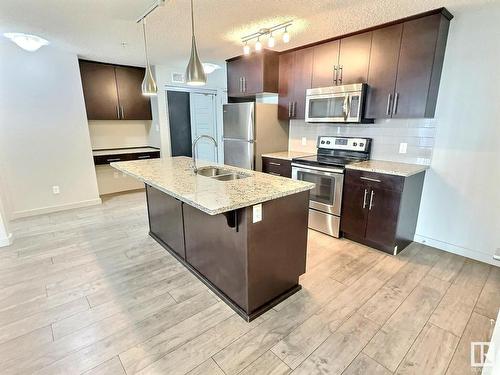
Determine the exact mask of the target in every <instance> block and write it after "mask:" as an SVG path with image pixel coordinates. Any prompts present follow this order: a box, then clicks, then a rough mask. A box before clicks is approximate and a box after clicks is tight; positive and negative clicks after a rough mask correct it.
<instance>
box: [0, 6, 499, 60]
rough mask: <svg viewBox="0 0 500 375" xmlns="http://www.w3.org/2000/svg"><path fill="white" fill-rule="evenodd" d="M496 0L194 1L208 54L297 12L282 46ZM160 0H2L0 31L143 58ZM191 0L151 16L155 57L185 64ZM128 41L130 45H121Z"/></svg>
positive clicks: (97, 55) (232, 49)
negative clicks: (145, 40)
mask: <svg viewBox="0 0 500 375" xmlns="http://www.w3.org/2000/svg"><path fill="white" fill-rule="evenodd" d="M492 1H495V0H419V1H415V0H307V1H306V0H286V1H285V0H195V1H194V7H195V22H196V36H197V42H198V50H199V54H200V57H201V59H202V61H204V62H220V61H223V60H224V59H226V58H229V57H232V56H235V55H239V54H241V51H242V49H241V43H240V42H239V40H240V38H241V37H242V36H243V35H246V34H250V33H252V32H255V31H257V30H258V29H260V28H262V27H266V26H271V25H274V24H277V23H279V22H281V21H286V20H288V19H294V20H295V21H294V25H293V26H292V27H291V28H290V30H289V32H290V34H291V41H290V43H289V44H287V45H285V44H283V43H282V42H281V41H279V40H278V41H277V43H276V47H275V49H276V50H278V51H280V50H284V49H288V48H292V47H296V46H300V45H303V44H307V43H310V42H314V41H317V40H321V39H325V38H329V37H332V36H336V35H342V34H345V33H348V32H353V31H356V30H360V29H363V28H366V27H370V26H374V25H377V24H381V23H384V22H388V21H392V20H396V19H399V18H403V17H406V16H409V15H412V14H416V13H420V12H423V11H427V10H431V9H434V8H439V7H441V6H446V7H447V8H448V9H449V10H450V11H451V12H452V13H454V12H461V11H464V10H466V8H467V7H468V4H475V5H477V4H478V3H482V2H484V3H486V2H492ZM152 3H154V0H23V1H19V0H1V3H0V33H2V34H3V33H4V32H9V31H12V32H25V33H33V34H37V35H39V36H42V37H43V38H45V39H48V40H49V41H50V42H51V43H52V45H55V46H57V47H59V48H62V49H65V50H69V51H72V52H74V53H77V54H78V55H79V56H81V57H85V58H89V59H94V60H99V61H107V62H114V63H122V64H132V65H143V64H144V50H143V43H142V34H141V26H140V25H139V24H136V22H135V21H136V19H137V18H138V17H139V16H141V15H142V14H143V13H144V11H145V10H146V9H148V7H149V6H150V5H151V4H152ZM189 15H190V13H189V0H167V3H166V5H165V6H164V7H162V8H159V9H157V10H156V11H155V12H154V13H153V14H151V16H149V17H148V23H147V25H148V39H149V50H150V55H151V62H152V63H153V64H166V65H172V66H175V65H179V64H180V63H182V64H184V63H185V62H186V60H187V58H188V56H189V49H190V17H189ZM122 43H125V45H122Z"/></svg>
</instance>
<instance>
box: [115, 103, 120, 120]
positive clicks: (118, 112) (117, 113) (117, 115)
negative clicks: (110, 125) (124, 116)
mask: <svg viewBox="0 0 500 375" xmlns="http://www.w3.org/2000/svg"><path fill="white" fill-rule="evenodd" d="M116 118H117V119H118V120H119V119H120V107H119V106H118V104H117V105H116Z"/></svg>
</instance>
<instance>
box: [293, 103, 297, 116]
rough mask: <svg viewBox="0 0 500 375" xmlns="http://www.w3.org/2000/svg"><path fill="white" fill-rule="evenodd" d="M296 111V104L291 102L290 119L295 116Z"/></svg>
mask: <svg viewBox="0 0 500 375" xmlns="http://www.w3.org/2000/svg"><path fill="white" fill-rule="evenodd" d="M296 109H297V102H293V103H292V117H295V116H297V113H296Z"/></svg>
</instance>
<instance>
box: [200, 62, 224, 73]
mask: <svg viewBox="0 0 500 375" xmlns="http://www.w3.org/2000/svg"><path fill="white" fill-rule="evenodd" d="M202 65H203V71H204V72H205V74H210V73H213V72H215V71H216V70H217V69H220V66H219V65H217V64H211V63H203V64H202Z"/></svg>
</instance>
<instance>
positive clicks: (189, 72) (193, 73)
mask: <svg viewBox="0 0 500 375" xmlns="http://www.w3.org/2000/svg"><path fill="white" fill-rule="evenodd" d="M191 33H192V37H191V57H190V59H189V63H188V66H187V68H186V83H187V84H188V85H191V86H203V85H205V84H206V83H207V76H206V75H205V72H204V71H203V65H202V64H201V61H200V58H199V57H198V50H197V49H196V39H195V36H194V16H193V0H191Z"/></svg>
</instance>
